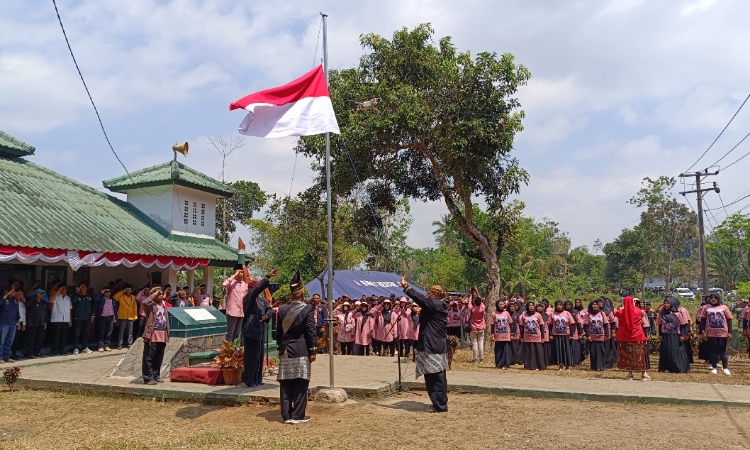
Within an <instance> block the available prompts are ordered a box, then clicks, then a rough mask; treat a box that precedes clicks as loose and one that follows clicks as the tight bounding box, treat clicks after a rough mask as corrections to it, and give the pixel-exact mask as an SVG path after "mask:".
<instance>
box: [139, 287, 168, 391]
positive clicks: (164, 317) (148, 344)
mask: <svg viewBox="0 0 750 450" xmlns="http://www.w3.org/2000/svg"><path fill="white" fill-rule="evenodd" d="M142 306H143V308H144V310H145V311H146V325H145V329H144V330H143V361H142V368H141V371H142V373H143V383H144V384H150V385H154V384H156V383H161V382H162V380H161V374H160V373H161V363H162V360H163V358H164V349H165V348H166V347H167V343H168V342H169V315H168V313H167V306H166V304H165V302H164V293H163V292H162V290H161V288H160V287H158V286H157V287H155V288H153V289H151V295H150V296H149V297H148V298H147V299H145V300H144V301H143V303H142Z"/></svg>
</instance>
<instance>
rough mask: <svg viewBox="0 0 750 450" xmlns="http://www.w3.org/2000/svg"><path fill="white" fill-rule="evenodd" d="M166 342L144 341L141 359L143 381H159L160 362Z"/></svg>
mask: <svg viewBox="0 0 750 450" xmlns="http://www.w3.org/2000/svg"><path fill="white" fill-rule="evenodd" d="M165 348H167V343H166V342H144V343H143V360H142V361H141V373H142V374H143V382H144V383H147V382H149V381H159V380H160V379H161V375H160V372H161V363H162V360H163V359H164V349H165Z"/></svg>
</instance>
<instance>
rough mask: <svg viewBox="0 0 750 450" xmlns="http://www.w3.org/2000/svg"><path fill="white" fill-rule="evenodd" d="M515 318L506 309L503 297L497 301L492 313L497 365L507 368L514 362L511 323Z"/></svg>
mask: <svg viewBox="0 0 750 450" xmlns="http://www.w3.org/2000/svg"><path fill="white" fill-rule="evenodd" d="M512 321H513V319H512V318H511V316H510V313H508V311H506V310H505V302H504V301H503V300H502V299H501V300H498V301H497V302H496V303H495V311H494V312H493V313H492V320H491V322H490V326H491V328H492V337H493V339H494V341H495V367H496V368H497V369H507V368H508V367H510V366H511V364H513V357H512V355H511V346H510V342H511V341H510V324H511V322H512Z"/></svg>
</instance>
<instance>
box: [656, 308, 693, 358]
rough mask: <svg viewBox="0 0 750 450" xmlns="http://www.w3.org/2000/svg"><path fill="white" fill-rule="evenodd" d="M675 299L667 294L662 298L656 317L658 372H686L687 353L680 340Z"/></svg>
mask: <svg viewBox="0 0 750 450" xmlns="http://www.w3.org/2000/svg"><path fill="white" fill-rule="evenodd" d="M677 308H678V306H677V299H676V298H674V297H672V296H669V297H667V298H665V299H664V305H663V306H662V308H661V312H659V317H658V318H657V319H656V323H657V326H658V327H659V339H660V340H661V347H660V349H659V372H670V373H688V372H689V371H690V365H689V364H688V361H687V353H685V349H684V348H682V347H683V342H682V341H681V340H680V317H679V312H678V309H677Z"/></svg>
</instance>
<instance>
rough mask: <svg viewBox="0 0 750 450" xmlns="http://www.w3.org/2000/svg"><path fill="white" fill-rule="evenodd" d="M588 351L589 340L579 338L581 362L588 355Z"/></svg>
mask: <svg viewBox="0 0 750 450" xmlns="http://www.w3.org/2000/svg"><path fill="white" fill-rule="evenodd" d="M589 353H590V352H589V341H587V340H586V338H581V362H583V361H585V360H586V358H588V357H589Z"/></svg>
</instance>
